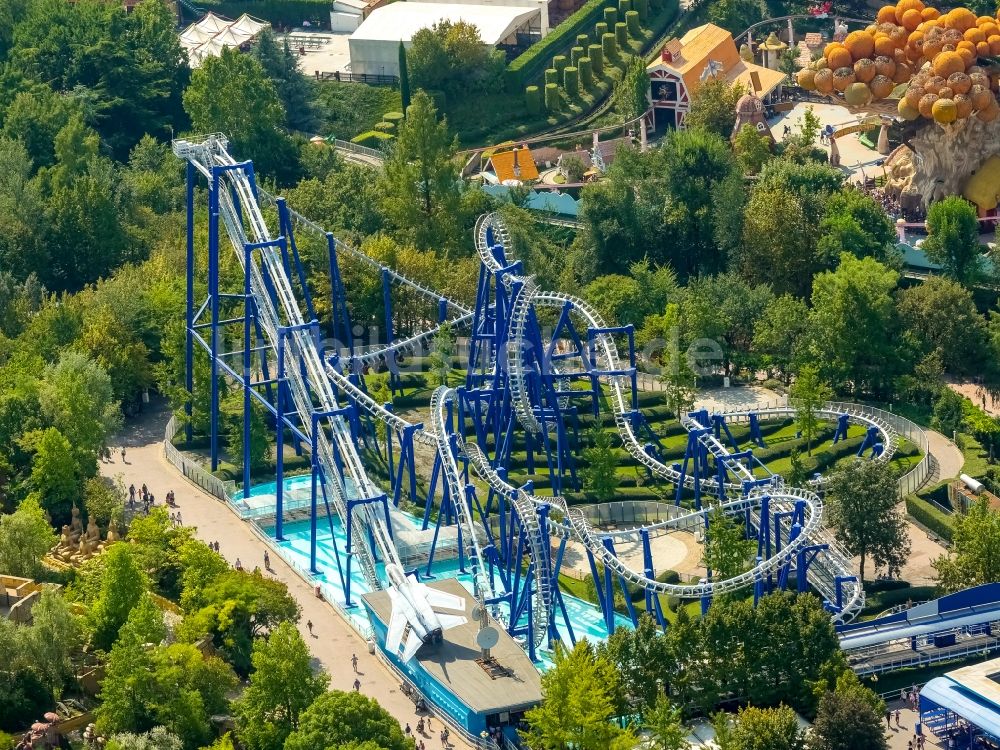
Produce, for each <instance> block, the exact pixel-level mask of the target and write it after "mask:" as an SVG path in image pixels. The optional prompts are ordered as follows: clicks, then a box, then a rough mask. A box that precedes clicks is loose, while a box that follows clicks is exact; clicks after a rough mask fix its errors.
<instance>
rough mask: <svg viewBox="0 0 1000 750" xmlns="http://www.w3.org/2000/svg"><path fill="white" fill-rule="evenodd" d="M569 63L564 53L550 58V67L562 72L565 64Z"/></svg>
mask: <svg viewBox="0 0 1000 750" xmlns="http://www.w3.org/2000/svg"><path fill="white" fill-rule="evenodd" d="M567 65H569V60H568V59H567V58H566V55H556V56H555V57H553V58H552V67H553V68H555V69H556V70H558V71H559V72H560V73H562V72H563V71H564V70H566V66H567Z"/></svg>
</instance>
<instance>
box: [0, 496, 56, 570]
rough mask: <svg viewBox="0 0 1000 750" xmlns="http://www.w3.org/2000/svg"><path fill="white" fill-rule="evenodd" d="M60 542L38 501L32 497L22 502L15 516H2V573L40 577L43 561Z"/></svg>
mask: <svg viewBox="0 0 1000 750" xmlns="http://www.w3.org/2000/svg"><path fill="white" fill-rule="evenodd" d="M56 541H58V540H57V538H56V535H55V534H54V533H53V531H52V527H51V526H50V525H49V522H48V521H47V520H46V519H45V513H44V512H43V511H42V509H41V507H40V506H39V504H38V502H37V501H36V500H35V499H34V498H32V497H28V498H26V499H24V500H22V501H21V504H20V505H19V506H18V507H17V510H15V511H14V512H13V513H10V514H4V515H0V571H2V572H3V573H5V574H6V575H12V576H23V577H25V578H37V577H38V575H39V574H40V573H41V572H42V558H43V557H45V555H46V554H47V553H48V551H49V550H50V549H51V548H52V546H53V545H54V544H55V543H56Z"/></svg>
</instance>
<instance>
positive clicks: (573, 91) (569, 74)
mask: <svg viewBox="0 0 1000 750" xmlns="http://www.w3.org/2000/svg"><path fill="white" fill-rule="evenodd" d="M563 88H564V89H566V94H567V95H568V96H569V97H570V98H571V99H575V98H576V97H578V96H579V95H580V69H579V68H577V67H575V66H573V65H570V66H567V67H566V69H565V70H563Z"/></svg>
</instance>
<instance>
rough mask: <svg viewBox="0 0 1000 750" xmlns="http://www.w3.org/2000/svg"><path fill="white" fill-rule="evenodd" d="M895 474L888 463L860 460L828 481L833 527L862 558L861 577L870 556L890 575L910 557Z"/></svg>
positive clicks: (839, 537) (836, 473)
mask: <svg viewBox="0 0 1000 750" xmlns="http://www.w3.org/2000/svg"><path fill="white" fill-rule="evenodd" d="M896 480H897V475H896V471H895V470H894V469H893V468H892V467H891V466H890V465H888V464H886V463H881V462H878V461H871V460H868V459H865V458H857V459H855V460H854V461H852V462H851V463H849V464H847V465H846V466H844V467H843V468H842V469H840V470H838V471H836V472H834V473H833V474H832V475H830V477H829V478H828V480H827V489H826V498H827V502H828V508H829V510H830V519H829V520H830V525H831V526H833V528H834V530H835V534H836V536H837V539H838V540H839V541H840V542H841V543H842V544H843V545H844V547H846V549H847V551H848V552H850V553H851V554H852V555H858V556H859V557H860V558H861V563H860V566H859V569H860V578H861V580H862V581H863V580H864V576H865V563H866V561H867V560H868V558H869V557H870V558H871V559H872V560H874V561H875V565H876V567H877V566H882V565H884V566H887V567H888V569H889V572H890V575H891V574H892V573H893V572H894V571H898V570H899V569H900V568H902V566H903V563H905V562H906V560H907V558H908V557H909V554H910V539H909V535H908V534H907V530H906V519H905V518H904V517H903V515H902V513H900V512H899V510H898V505H899V486H898V485H897V482H896Z"/></svg>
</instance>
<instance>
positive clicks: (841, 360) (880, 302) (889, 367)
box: [805, 253, 899, 396]
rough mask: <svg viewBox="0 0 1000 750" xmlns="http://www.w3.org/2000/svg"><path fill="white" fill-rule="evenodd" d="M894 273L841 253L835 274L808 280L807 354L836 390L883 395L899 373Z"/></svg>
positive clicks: (873, 261) (883, 267) (867, 260)
mask: <svg viewBox="0 0 1000 750" xmlns="http://www.w3.org/2000/svg"><path fill="white" fill-rule="evenodd" d="M898 280H899V274H898V273H896V272H895V271H893V270H891V269H889V268H887V267H886V266H884V265H882V264H881V263H879V262H878V261H876V260H875V259H873V258H860V259H859V258H855V257H854V256H852V255H847V254H846V253H845V254H843V255H841V258H840V265H839V266H838V267H837V270H836V271H832V272H831V271H826V272H824V273H821V274H819V275H818V276H816V278H815V279H814V280H813V292H812V311H811V312H810V313H809V334H808V337H807V340H808V345H807V351H806V353H805V354H806V356H807V357H808V358H809V359H810V360H811V361H814V362H817V363H819V368H820V374H821V376H822V378H823V379H824V380H826V381H827V382H831V383H833V384H834V385H835V387H837V388H838V389H841V388H850V390H851V391H853V392H854V393H855V394H861V393H871V394H874V395H876V396H879V395H886V394H887V390H888V388H889V387H890V386H891V384H892V383H893V382H894V380H895V377H896V375H897V373H898V371H899V357H898V356H897V351H898V341H897V333H896V332H897V327H898V320H897V318H896V306H895V302H894V300H893V292H894V291H895V289H896V283H897V281H898Z"/></svg>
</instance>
